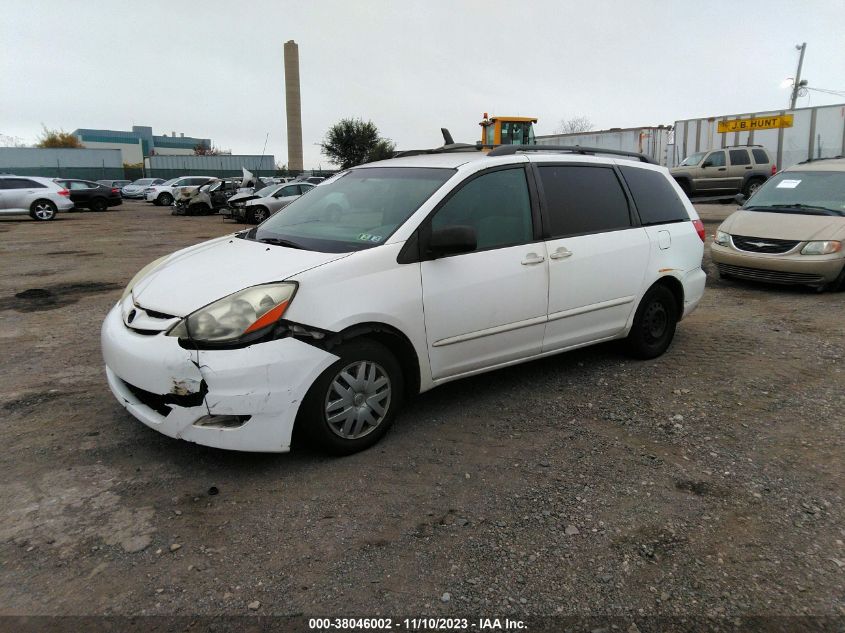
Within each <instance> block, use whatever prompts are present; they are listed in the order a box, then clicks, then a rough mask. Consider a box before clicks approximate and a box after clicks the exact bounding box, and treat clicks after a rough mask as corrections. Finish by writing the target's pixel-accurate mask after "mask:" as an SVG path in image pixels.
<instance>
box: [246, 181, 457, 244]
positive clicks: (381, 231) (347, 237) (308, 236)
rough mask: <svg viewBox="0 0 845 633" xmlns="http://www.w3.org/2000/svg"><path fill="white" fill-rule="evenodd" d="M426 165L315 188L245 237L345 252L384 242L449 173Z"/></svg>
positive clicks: (328, 183)
mask: <svg viewBox="0 0 845 633" xmlns="http://www.w3.org/2000/svg"><path fill="white" fill-rule="evenodd" d="M454 173H455V170H453V169H442V168H429V167H365V168H361V169H353V170H351V171H349V172H348V173H347V174H346V175H344V176H342V177H340V178H338V179H337V180H334V181H333V182H327V183H325V184H322V185H320V186H319V187H315V188H314V190H313V191H310V192H309V193H308V195H307V196H300V197H299V198H297V199H296V200H294V201H293V202H291V203H290V204H289V205H288V206H286V207H285V208H284V210H283V211H281V212H279V213H277V214H276V215H273V216H271V217H270V219H269V220H267V221H266V222H264V223H263V224H262V225H261V226H259V227H258V228H257V229H253V230H252V231H250V232H249V233H248V234H247V235H246V238H247V239H255V240H258V241H262V240H267V241H268V242H270V243H272V241H273V240H276V241H279V240H280V241H283V242H285V243H286V245H295V246H296V247H299V248H304V249H307V250H314V251H322V252H326V253H348V252H350V251H358V250H362V249H365V248H372V247H373V246H378V245H379V244H382V243H384V241H385V240H386V239H387V238H388V237H390V236H391V235H392V234H393V232H394V231H395V230H396V229H397V228H399V227H400V226H401V225H402V224H403V223H404V222H405V220H407V219H408V218H409V217H410V216H411V214H412V213H413V212H414V211H416V210H417V209H418V208H419V207H420V205H421V204H422V203H423V202H425V201H426V200H427V199H428V198H429V197H430V196H431V194H433V193H434V192H435V191H437V189H439V188H440V186H441V185H442V184H443V183H444V182H446V181H447V180H448V179H449V178H450V177H451V176H452V175H453V174H454Z"/></svg>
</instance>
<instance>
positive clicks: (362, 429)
mask: <svg viewBox="0 0 845 633" xmlns="http://www.w3.org/2000/svg"><path fill="white" fill-rule="evenodd" d="M332 353H333V354H335V355H337V356H339V357H340V359H339V360H338V361H337V362H335V363H334V364H333V365H331V367H329V368H328V369H326V370H325V371H324V372H323V373H322V374H320V377H319V378H317V380H316V381H314V384H313V385H312V386H311V388H310V389H309V390H308V394H307V395H306V396H305V399H304V400H303V401H302V406H301V407H300V410H299V414H298V416H297V422H296V427H297V432H298V433H301V435H302V436H303V438H304V439H306V440H307V441H308V442H309V443H310V444H312V445H313V446H315V447H316V448H319V449H320V450H323V451H325V452H327V453H332V454H334V455H349V454H351V453H356V452H358V451H362V450H364V449H365V448H369V447H370V446H372V445H373V444H375V443H376V442H378V440H379V439H381V437H382V436H383V435H384V434H385V433H386V432H387V429H388V428H389V427H390V425H391V424H393V420H394V419H395V417H396V412H397V411H398V410H399V408H400V406H401V404H402V399H403V395H404V394H403V391H404V384H403V377H402V369H401V367H400V365H399V362H398V361H397V360H396V358H395V357H394V356H393V354H391V353H390V351H389V350H388V349H387V348H386V347H384V346H383V345H381V344H379V343H376V342H375V341H371V340H368V339H358V340H352V341H349V342H347V343H343V344H342V345H340V346H338V347H336V348H334V349H332Z"/></svg>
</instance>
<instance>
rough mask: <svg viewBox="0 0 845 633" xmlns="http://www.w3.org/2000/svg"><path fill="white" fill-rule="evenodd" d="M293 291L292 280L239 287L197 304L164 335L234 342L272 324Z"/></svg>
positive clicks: (291, 296)
mask: <svg viewBox="0 0 845 633" xmlns="http://www.w3.org/2000/svg"><path fill="white" fill-rule="evenodd" d="M295 292H296V284H294V283H276V284H265V285H263V286H253V287H252V288H247V289H246V290H241V291H240V292H236V293H235V294H232V295H229V296H228V297H224V298H223V299H220V300H219V301H215V302H214V303H211V304H209V305H207V306H205V307H204V308H200V309H199V310H197V311H196V312H194V313H193V314H191V315H189V316H187V317H186V318H184V319H182V320H181V321H180V322H179V323H177V324H176V326H174V327H173V328H172V329H171V330H170V331H169V332H168V333H167V335H168V336H178V337H179V338H187V339H191V340H194V341H202V342H208V343H231V342H234V341H236V340H238V339H240V338H242V337H245V336H248V335H251V334H256V333H259V332H261V331H262V330H264V329H265V328H268V327H271V326H273V325H275V324H276V322H277V321H278V320H279V319H281V318H282V315H283V314H284V313H285V310H287V307H288V305H289V304H290V302H291V299H293V294H294V293H295Z"/></svg>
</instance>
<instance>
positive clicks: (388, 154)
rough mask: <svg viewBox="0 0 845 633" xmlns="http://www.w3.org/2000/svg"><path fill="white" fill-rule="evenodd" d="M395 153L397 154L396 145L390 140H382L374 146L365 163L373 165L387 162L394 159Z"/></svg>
mask: <svg viewBox="0 0 845 633" xmlns="http://www.w3.org/2000/svg"><path fill="white" fill-rule="evenodd" d="M394 152H396V144H395V143H394V142H393V141H391V140H390V139H389V138H380V139H379V140H378V142H377V143H376V144H375V145H373V148H372V149H371V150H370V153H369V154H367V160H366V161H364V162H366V163H372V162H374V161H377V160H387V159H388V158H393V154H394Z"/></svg>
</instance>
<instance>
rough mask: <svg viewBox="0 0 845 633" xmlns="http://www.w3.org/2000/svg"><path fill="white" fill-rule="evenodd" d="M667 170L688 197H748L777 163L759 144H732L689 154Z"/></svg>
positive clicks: (774, 168) (774, 169)
mask: <svg viewBox="0 0 845 633" xmlns="http://www.w3.org/2000/svg"><path fill="white" fill-rule="evenodd" d="M669 171H670V173H671V174H672V177H673V178H674V179H675V180H676V181H677V182H678V184H679V185H680V186H681V189H683V190H684V193H685V194H687V196H732V195H734V194H737V193H743V194H745V197H746V198H750V197H751V194H753V193H754V192H755V191H757V189H758V188H759V187H760V185H762V184H763V183H764V182H766V180H767V179H768V178H770V177H771V176H774V175H775V174H776V173H777V166H776V165H775V163H774V161H773V160H772V157H771V155H770V154H769V152H768V151H767V150H766V148H765V147H763V146H762V145H731V146H728V147H723V148H720V149H714V150H711V151H708V152H697V153H695V154H691V155H690V156H687V157H686V158H685V159H684V160H683V162H682V163H681V164H680V165H678V166H677V167H674V168H672V169H670V170H669Z"/></svg>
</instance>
